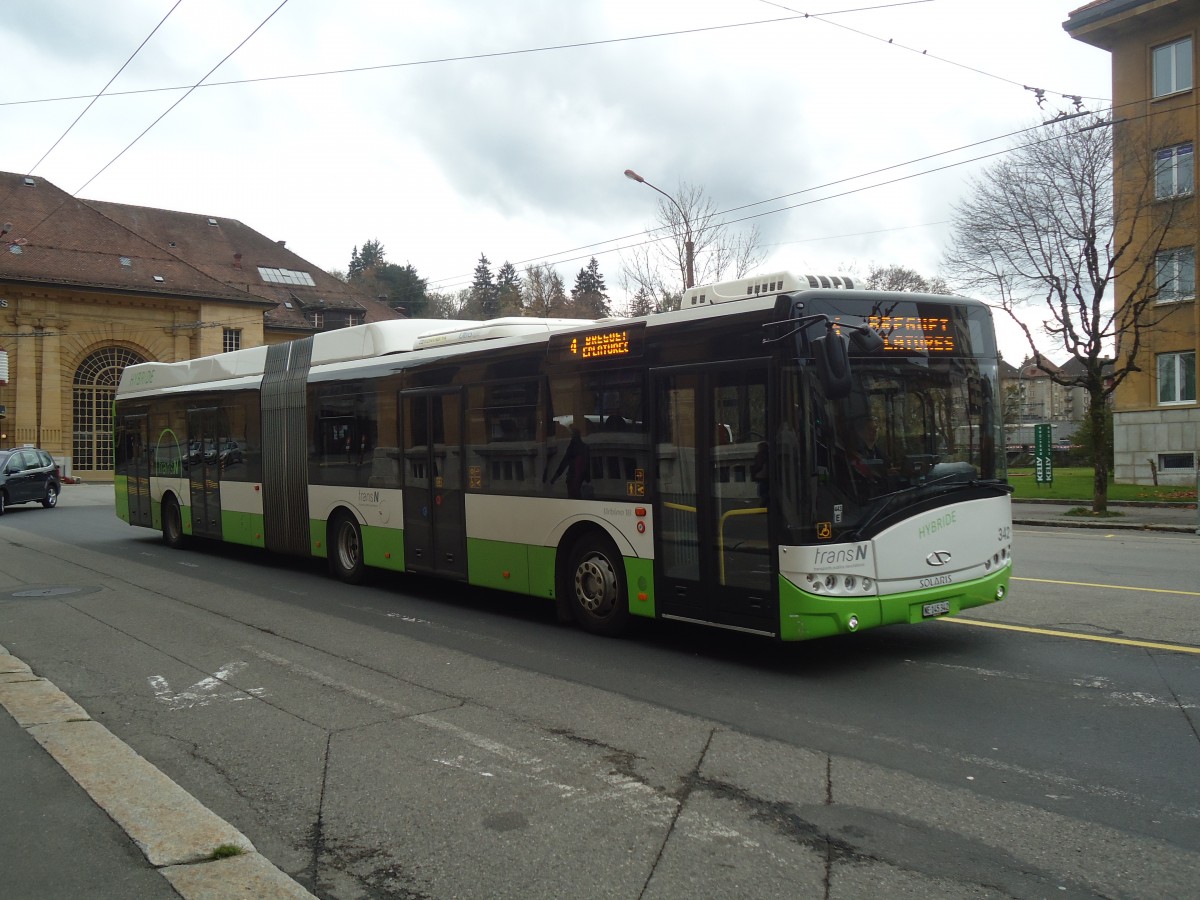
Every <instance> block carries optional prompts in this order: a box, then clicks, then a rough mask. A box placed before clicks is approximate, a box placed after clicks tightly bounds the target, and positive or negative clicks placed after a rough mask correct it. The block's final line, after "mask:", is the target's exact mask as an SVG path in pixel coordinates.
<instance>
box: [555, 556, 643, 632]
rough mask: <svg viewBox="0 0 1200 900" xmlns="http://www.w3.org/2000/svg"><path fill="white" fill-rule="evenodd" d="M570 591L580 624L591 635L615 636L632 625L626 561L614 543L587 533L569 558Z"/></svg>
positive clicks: (573, 611) (572, 606)
mask: <svg viewBox="0 0 1200 900" xmlns="http://www.w3.org/2000/svg"><path fill="white" fill-rule="evenodd" d="M566 575H567V591H568V597H569V599H570V606H571V611H572V613H573V614H574V616H575V621H576V622H578V623H579V625H580V627H581V628H583V629H584V630H585V631H589V632H591V633H592V634H599V635H604V636H605V637H616V636H618V635H620V634H623V633H624V632H625V631H626V629H628V627H629V592H628V590H627V588H626V585H625V563H624V561H623V560H622V559H621V554H620V553H618V552H617V548H616V547H615V546H614V545H613V542H612V541H611V540H609V539H608V538H607V537H605V536H602V535H598V534H585V535H584V536H583V537H581V538H580V539H579V540H577V541H576V542H575V544H574V546H572V548H571V553H570V556H568V557H567V572H566Z"/></svg>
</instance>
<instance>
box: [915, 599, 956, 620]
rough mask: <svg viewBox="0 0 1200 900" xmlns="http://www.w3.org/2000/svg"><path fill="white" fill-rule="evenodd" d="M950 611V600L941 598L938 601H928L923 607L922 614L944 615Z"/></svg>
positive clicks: (925, 615)
mask: <svg viewBox="0 0 1200 900" xmlns="http://www.w3.org/2000/svg"><path fill="white" fill-rule="evenodd" d="M948 612H950V601H949V600H939V601H938V602H937V603H926V604H925V605H924V606H922V607H921V615H922V616H924V617H925V618H927V619H928V618H929V617H930V616H944V615H945V614H946V613H948Z"/></svg>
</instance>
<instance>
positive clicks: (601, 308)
mask: <svg viewBox="0 0 1200 900" xmlns="http://www.w3.org/2000/svg"><path fill="white" fill-rule="evenodd" d="M605 290H606V287H605V284H604V275H602V274H601V272H600V263H598V262H597V261H596V257H594V256H593V257H592V258H591V260H590V261H589V262H588V264H587V266H585V267H584V268H582V269H580V270H579V274H578V275H576V276H575V287H573V288H572V289H571V300H572V301H573V305H574V308H575V315H577V316H583V317H586V318H591V319H600V318H603V317H605V316H608V315H611V314H612V312H611V310H610V309H609V306H608V294H607V293H605Z"/></svg>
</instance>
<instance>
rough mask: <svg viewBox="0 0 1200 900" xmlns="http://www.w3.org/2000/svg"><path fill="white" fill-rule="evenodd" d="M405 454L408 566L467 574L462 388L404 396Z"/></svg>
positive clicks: (445, 573)
mask: <svg viewBox="0 0 1200 900" xmlns="http://www.w3.org/2000/svg"><path fill="white" fill-rule="evenodd" d="M400 402H401V421H402V427H403V442H402V445H403V448H404V449H403V453H404V564H405V567H406V568H407V569H409V570H411V571H413V572H422V573H426V574H436V575H443V576H447V577H450V578H459V579H465V578H466V577H467V524H466V508H465V501H464V492H463V438H462V434H463V432H462V407H463V403H462V392H461V391H460V390H459V389H458V388H453V389H450V390H445V389H434V390H416V391H405V392H403V393H402V394H401V395H400Z"/></svg>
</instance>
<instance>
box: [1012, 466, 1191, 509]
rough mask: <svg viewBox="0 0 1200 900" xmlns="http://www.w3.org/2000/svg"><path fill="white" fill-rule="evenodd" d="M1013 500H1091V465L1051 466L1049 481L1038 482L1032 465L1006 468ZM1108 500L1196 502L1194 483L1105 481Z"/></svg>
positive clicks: (1087, 501) (1082, 501)
mask: <svg viewBox="0 0 1200 900" xmlns="http://www.w3.org/2000/svg"><path fill="white" fill-rule="evenodd" d="M1008 481H1009V484H1011V485H1012V486H1013V489H1014V490H1013V499H1014V500H1078V501H1080V502H1081V503H1084V502H1086V503H1091V502H1092V470H1091V469H1065V468H1064V469H1060V468H1055V469H1054V481H1053V483H1052V484H1038V483H1037V480H1036V478H1035V477H1034V474H1033V468H1032V467H1030V468H1012V469H1009V470H1008ZM1108 499H1109V500H1142V501H1150V502H1155V501H1157V502H1163V503H1165V502H1173V503H1195V502H1196V485H1195V484H1192V485H1191V486H1189V487H1184V486H1182V485H1161V484H1160V485H1158V486H1155V485H1150V484H1114V483H1113V482H1111V481H1110V482H1109V483H1108Z"/></svg>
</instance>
